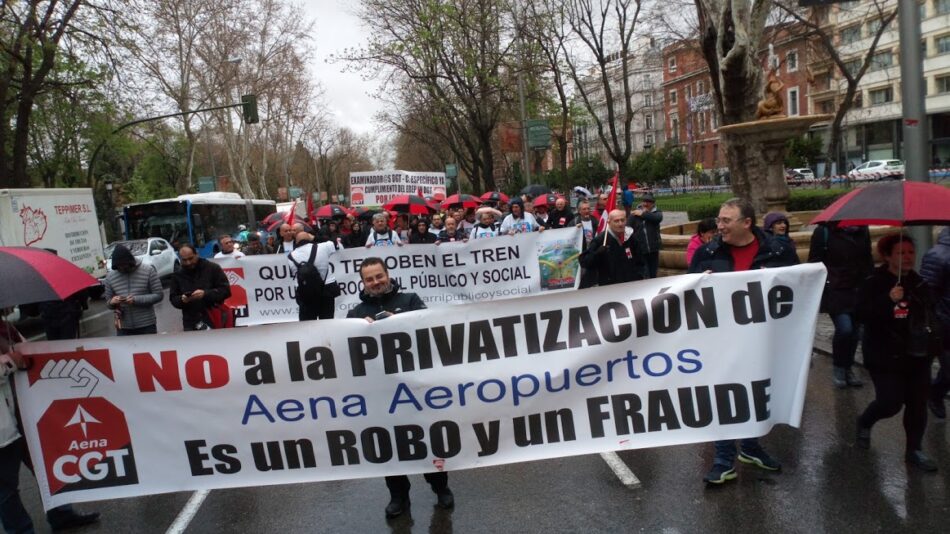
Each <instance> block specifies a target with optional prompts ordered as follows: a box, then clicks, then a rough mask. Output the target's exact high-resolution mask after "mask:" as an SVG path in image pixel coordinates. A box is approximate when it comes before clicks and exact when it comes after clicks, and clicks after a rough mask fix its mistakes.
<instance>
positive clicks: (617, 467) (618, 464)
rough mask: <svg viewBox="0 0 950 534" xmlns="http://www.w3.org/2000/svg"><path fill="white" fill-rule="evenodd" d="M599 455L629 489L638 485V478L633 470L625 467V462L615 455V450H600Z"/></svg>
mask: <svg viewBox="0 0 950 534" xmlns="http://www.w3.org/2000/svg"><path fill="white" fill-rule="evenodd" d="M600 457H601V458H603V459H604V461H605V462H607V465H608V466H609V467H610V469H611V470H612V471H613V472H614V474H615V475H617V478H619V479H620V483H621V484H623V485H624V486H627V487H628V488H630V489H634V488H639V487H640V479H639V478H637V475H634V474H633V471H631V470H630V468H629V467H627V464H625V463H623V460H621V459H620V457H619V456H617V453H615V452H602V453H600Z"/></svg>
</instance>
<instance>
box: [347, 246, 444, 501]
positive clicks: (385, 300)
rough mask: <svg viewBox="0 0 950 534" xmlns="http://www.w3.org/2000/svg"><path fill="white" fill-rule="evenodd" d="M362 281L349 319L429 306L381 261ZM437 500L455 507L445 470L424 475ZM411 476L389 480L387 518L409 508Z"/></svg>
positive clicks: (374, 261)
mask: <svg viewBox="0 0 950 534" xmlns="http://www.w3.org/2000/svg"><path fill="white" fill-rule="evenodd" d="M360 278H361V279H362V280H363V287H364V289H363V291H361V292H360V300H361V301H362V302H361V303H360V304H359V305H358V306H356V307H355V308H353V309H352V310H350V311H349V312H348V313H347V314H346V316H347V318H360V317H362V318H364V319H366V320H367V321H369V322H371V323H372V322H374V321H381V320H383V319H386V318H388V317H392V316H393V315H395V314H397V313H403V312H409V311H414V310H421V309H424V308H425V307H426V305H425V303H423V302H422V299H420V298H419V295H416V294H415V293H400V292H399V284H397V283H395V282H393V281H391V280H390V278H389V270H388V269H387V268H386V264H385V263H384V262H383V260H382V259H381V258H378V257H370V258H366V259H365V260H363V263H362V264H361V265H360ZM423 476H424V477H425V479H426V482H428V483H429V486H431V487H432V491H434V492H435V494H436V496H437V498H438V506H439V508H443V509H449V508H452V507H453V506H455V497H454V496H453V495H452V490H450V489H449V475H448V473H445V472H444V471H438V472H436V473H425V474H424V475H423ZM410 486H411V484H410V483H409V477H408V476H406V475H390V476H387V477H386V487H387V488H389V496H390V501H389V504H388V505H386V517H387V518H390V519H391V518H393V517H397V516H400V515H402V514H403V512H405V511H406V510H408V509H409V488H410Z"/></svg>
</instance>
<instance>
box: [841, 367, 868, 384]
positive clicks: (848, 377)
mask: <svg viewBox="0 0 950 534" xmlns="http://www.w3.org/2000/svg"><path fill="white" fill-rule="evenodd" d="M844 379H845V381H846V382H847V383H848V387H852V388H859V387H861V386H863V385H864V381H863V380H861V379H860V378H858V375H856V374H854V370H853V369H848V370H846V371H845V372H844Z"/></svg>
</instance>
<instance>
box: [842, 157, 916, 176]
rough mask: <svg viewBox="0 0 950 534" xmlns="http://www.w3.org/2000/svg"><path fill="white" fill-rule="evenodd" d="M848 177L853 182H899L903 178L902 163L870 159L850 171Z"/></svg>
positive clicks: (897, 160)
mask: <svg viewBox="0 0 950 534" xmlns="http://www.w3.org/2000/svg"><path fill="white" fill-rule="evenodd" d="M848 176H850V177H851V178H852V179H855V180H868V179H872V180H880V179H882V178H891V179H894V180H900V179H901V178H903V177H904V162H903V161H901V160H899V159H872V160H871V161H866V162H864V163H862V164H860V165H858V166H857V167H855V168H854V169H851V171H849V172H848Z"/></svg>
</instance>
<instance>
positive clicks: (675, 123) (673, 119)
mask: <svg viewBox="0 0 950 534" xmlns="http://www.w3.org/2000/svg"><path fill="white" fill-rule="evenodd" d="M679 134H680V119H679V115H677V114H676V113H670V131H669V132H667V133H666V138H667V139H672V140H673V141H674V142H678V141H679Z"/></svg>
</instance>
